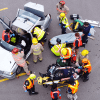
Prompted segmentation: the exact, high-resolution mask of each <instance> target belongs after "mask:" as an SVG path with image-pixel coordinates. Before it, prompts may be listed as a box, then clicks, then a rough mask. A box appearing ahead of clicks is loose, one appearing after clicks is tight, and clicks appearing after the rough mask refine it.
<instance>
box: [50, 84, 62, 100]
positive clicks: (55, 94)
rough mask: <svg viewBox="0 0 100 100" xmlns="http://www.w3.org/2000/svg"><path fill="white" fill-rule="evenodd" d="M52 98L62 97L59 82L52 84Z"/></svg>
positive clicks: (55, 99)
mask: <svg viewBox="0 0 100 100" xmlns="http://www.w3.org/2000/svg"><path fill="white" fill-rule="evenodd" d="M50 95H51V98H52V100H58V98H59V99H61V94H60V89H58V88H57V84H55V83H54V84H53V85H52V86H51V92H50Z"/></svg>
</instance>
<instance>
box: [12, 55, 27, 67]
mask: <svg viewBox="0 0 100 100" xmlns="http://www.w3.org/2000/svg"><path fill="white" fill-rule="evenodd" d="M13 58H14V60H15V62H18V61H20V60H21V59H23V58H22V57H18V56H17V55H16V54H14V55H13ZM25 64H26V61H24V62H23V63H21V64H17V65H19V66H20V67H24V65H25Z"/></svg>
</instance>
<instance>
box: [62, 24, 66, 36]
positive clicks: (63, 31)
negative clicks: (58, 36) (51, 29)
mask: <svg viewBox="0 0 100 100" xmlns="http://www.w3.org/2000/svg"><path fill="white" fill-rule="evenodd" d="M63 26H66V25H65V24H62V23H61V29H62V34H66V28H64V27H63Z"/></svg>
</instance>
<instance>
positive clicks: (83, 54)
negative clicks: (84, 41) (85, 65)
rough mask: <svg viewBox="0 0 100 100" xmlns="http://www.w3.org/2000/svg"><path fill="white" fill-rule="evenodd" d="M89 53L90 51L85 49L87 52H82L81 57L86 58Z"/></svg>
mask: <svg viewBox="0 0 100 100" xmlns="http://www.w3.org/2000/svg"><path fill="white" fill-rule="evenodd" d="M88 53H89V51H88V50H86V49H85V50H83V51H82V52H81V55H82V56H86V55H87V54H88Z"/></svg>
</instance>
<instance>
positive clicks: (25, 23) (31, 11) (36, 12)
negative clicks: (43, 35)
mask: <svg viewBox="0 0 100 100" xmlns="http://www.w3.org/2000/svg"><path fill="white" fill-rule="evenodd" d="M6 18H7V17H6ZM7 19H8V18H7ZM8 20H9V19H8ZM0 23H1V24H2V25H3V27H4V29H7V28H9V29H11V30H12V31H13V32H14V33H15V37H16V43H15V44H8V43H7V42H5V41H3V40H2V39H1V40H0V61H1V62H0V76H2V77H5V78H8V79H13V78H15V77H16V74H19V73H20V72H21V69H22V68H21V67H19V66H18V65H17V64H16V63H15V61H14V59H13V57H12V53H11V51H12V50H13V48H14V47H17V48H19V49H20V51H21V50H24V53H25V57H24V58H25V59H27V58H28V57H29V55H30V53H31V52H30V47H31V45H32V38H33V36H32V33H31V30H32V29H33V28H34V27H35V26H38V27H40V28H41V29H42V30H46V29H48V27H49V25H50V23H51V15H50V14H48V15H46V16H45V15H44V6H43V5H40V4H36V3H32V2H29V3H27V4H25V5H24V10H21V9H18V12H17V15H16V18H15V19H14V20H13V21H12V23H11V21H10V20H9V25H7V23H5V22H4V19H1V18H0ZM15 28H20V29H23V30H24V31H27V34H23V35H19V34H17V33H16V32H15ZM19 40H20V42H19Z"/></svg>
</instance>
